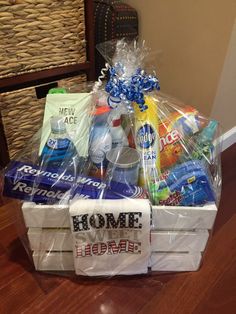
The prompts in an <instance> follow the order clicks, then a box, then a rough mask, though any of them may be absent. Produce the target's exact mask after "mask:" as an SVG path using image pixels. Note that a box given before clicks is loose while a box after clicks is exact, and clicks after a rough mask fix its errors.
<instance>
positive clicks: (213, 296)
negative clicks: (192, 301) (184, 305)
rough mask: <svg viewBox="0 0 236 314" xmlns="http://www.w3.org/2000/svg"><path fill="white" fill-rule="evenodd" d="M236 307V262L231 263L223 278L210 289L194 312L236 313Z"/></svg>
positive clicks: (201, 313) (195, 313) (198, 313)
mask: <svg viewBox="0 0 236 314" xmlns="http://www.w3.org/2000/svg"><path fill="white" fill-rule="evenodd" d="M235 309H236V263H235V264H232V265H230V266H229V267H228V268H227V269H225V271H224V273H223V274H222V278H221V280H219V281H218V282H217V284H216V285H215V286H214V287H213V288H212V289H209V290H208V292H207V294H206V295H205V297H204V298H203V299H202V300H201V302H200V304H199V305H198V306H197V308H196V310H195V311H194V314H205V313H206V314H208V313H214V314H221V313H227V314H230V313H232V314H233V313H235Z"/></svg>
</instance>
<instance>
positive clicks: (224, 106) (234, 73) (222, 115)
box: [211, 19, 236, 131]
mask: <svg viewBox="0 0 236 314" xmlns="http://www.w3.org/2000/svg"><path fill="white" fill-rule="evenodd" d="M211 115H212V117H213V118H215V119H217V120H219V121H220V122H221V124H222V126H223V130H224V131H227V130H229V129H231V128H233V127H235V128H236V19H235V23H234V27H233V31H232V33H231V38H230V42H229V47H228V50H227V54H226V58H225V62H224V66H223V70H222V74H221V77H220V80H219V83H218V88H217V92H216V96H215V101H214V103H213V107H212V112H211Z"/></svg>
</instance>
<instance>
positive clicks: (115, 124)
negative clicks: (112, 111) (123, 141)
mask: <svg viewBox="0 0 236 314" xmlns="http://www.w3.org/2000/svg"><path fill="white" fill-rule="evenodd" d="M120 125H121V119H116V120H112V126H113V127H116V126H120Z"/></svg>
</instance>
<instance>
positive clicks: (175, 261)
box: [150, 252, 202, 272]
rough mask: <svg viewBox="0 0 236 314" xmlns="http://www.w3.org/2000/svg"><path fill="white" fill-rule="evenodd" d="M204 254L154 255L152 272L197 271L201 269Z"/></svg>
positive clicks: (152, 256) (151, 261)
mask: <svg viewBox="0 0 236 314" xmlns="http://www.w3.org/2000/svg"><path fill="white" fill-rule="evenodd" d="M201 259H202V254H201V253H200V252H196V253H170V252H163V253H152V255H151V258H150V267H151V269H152V271H176V272H178V271H196V270H198V269H199V267H200V263H201Z"/></svg>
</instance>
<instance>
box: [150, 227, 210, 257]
mask: <svg viewBox="0 0 236 314" xmlns="http://www.w3.org/2000/svg"><path fill="white" fill-rule="evenodd" d="M208 237H209V232H208V231H207V230H194V231H152V232H151V250H152V252H203V251H204V250H205V247H206V243H207V240H208Z"/></svg>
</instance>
